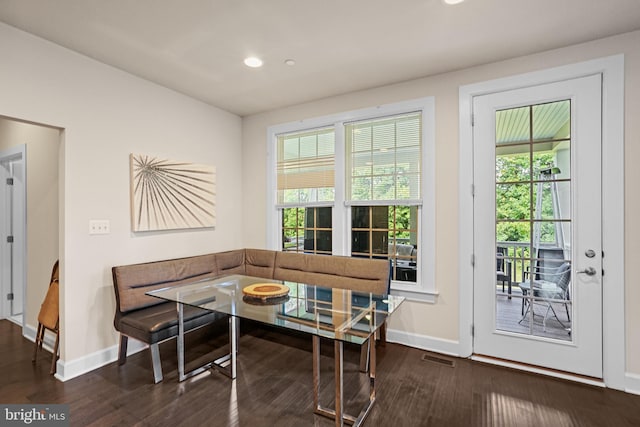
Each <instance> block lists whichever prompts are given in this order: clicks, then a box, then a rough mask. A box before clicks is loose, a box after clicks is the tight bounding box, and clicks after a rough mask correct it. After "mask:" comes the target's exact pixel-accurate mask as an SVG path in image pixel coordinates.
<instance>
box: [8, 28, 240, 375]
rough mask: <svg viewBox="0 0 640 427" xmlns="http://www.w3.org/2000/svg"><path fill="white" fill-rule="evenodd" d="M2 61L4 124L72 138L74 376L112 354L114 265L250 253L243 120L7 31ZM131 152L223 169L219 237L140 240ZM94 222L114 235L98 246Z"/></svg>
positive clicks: (68, 345)
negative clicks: (34, 126) (134, 220)
mask: <svg viewBox="0 0 640 427" xmlns="http://www.w3.org/2000/svg"><path fill="white" fill-rule="evenodd" d="M0 58H2V66H1V67H0V94H1V96H0V115H3V116H8V117H14V118H19V119H23V120H29V121H32V122H36V123H43V124H48V125H52V126H56V127H60V128H63V129H64V132H63V135H62V140H63V141H62V147H61V159H60V161H61V163H62V169H61V176H60V184H61V187H60V198H61V201H60V210H61V216H60V221H61V223H60V230H61V232H60V246H61V248H60V259H61V284H62V286H61V297H60V298H61V329H62V342H61V360H62V362H61V363H60V364H59V367H62V369H61V376H62V377H63V378H65V377H67V378H68V377H69V376H71V375H74V373H73V372H69V371H74V370H75V372H80V371H82V370H84V369H85V368H86V369H90V368H91V367H92V366H87V365H83V363H84V362H82V363H80V365H82V366H80V367H78V366H77V365H78V363H76V362H77V361H84V360H86V359H87V358H91V357H94V360H95V361H97V362H104V361H105V360H104V357H105V356H104V355H103V356H100V357H97V358H96V357H95V355H96V354H100V353H101V352H103V353H104V351H105V349H112V348H113V346H115V344H116V337H117V335H116V333H115V330H114V328H113V314H114V307H115V296H114V292H113V284H112V279H111V267H112V266H114V265H121V264H129V263H133V262H141V261H148V260H157V259H163V258H173V257H179V256H187V255H194V254H199V253H207V252H212V251H218V250H225V249H232V248H237V247H241V246H242V236H241V230H242V218H241V216H240V215H238V210H239V209H241V206H242V202H243V199H242V197H241V189H242V172H241V170H242V157H241V153H242V150H241V120H240V118H239V117H237V116H235V115H233V114H230V113H227V112H225V111H222V110H220V109H217V108H214V107H211V106H209V105H206V104H203V103H201V102H198V101H195V100H193V99H191V98H188V97H186V96H183V95H180V94H178V93H175V92H173V91H170V90H167V89H165V88H162V87H159V86H157V85H155V84H152V83H149V82H147V81H144V80H142V79H139V78H137V77H134V76H132V75H130V74H126V73H124V72H121V71H119V70H117V69H114V68H111V67H108V66H105V65H103V64H101V63H98V62H95V61H93V60H91V59H89V58H86V57H83V56H81V55H78V54H75V53H73V52H71V51H69V50H66V49H64V48H61V47H59V46H57V45H54V44H52V43H49V42H47V41H44V40H42V39H39V38H36V37H34V36H31V35H29V34H26V33H24V32H21V31H18V30H16V29H14V28H12V27H9V26H7V25H4V24H0ZM132 152H134V153H144V154H150V155H156V156H159V157H165V158H170V159H175V160H184V161H191V162H196V163H205V164H210V165H213V166H215V167H216V168H217V199H216V204H217V226H216V228H215V229H205V230H191V231H174V232H156V233H139V234H133V233H132V232H131V231H130V230H131V227H130V219H129V218H130V214H129V209H130V206H129V157H128V156H129V153H132ZM52 161H55V159H52ZM90 219H107V220H109V221H110V222H111V234H109V235H94V236H90V235H89V234H88V227H89V220H90ZM108 354H110V355H113V352H111V353H108ZM101 357H102V359H101ZM65 366H66V367H69V366H74V368H73V369H67V370H66V371H67V372H65V369H64V368H65Z"/></svg>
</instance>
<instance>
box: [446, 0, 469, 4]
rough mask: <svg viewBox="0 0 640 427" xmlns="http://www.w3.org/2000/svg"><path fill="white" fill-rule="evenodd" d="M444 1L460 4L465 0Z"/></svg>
mask: <svg viewBox="0 0 640 427" xmlns="http://www.w3.org/2000/svg"><path fill="white" fill-rule="evenodd" d="M442 1H443V2H445V3H446V4H458V3H462V2H463V1H464V0H442Z"/></svg>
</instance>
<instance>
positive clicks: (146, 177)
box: [129, 154, 216, 231]
mask: <svg viewBox="0 0 640 427" xmlns="http://www.w3.org/2000/svg"><path fill="white" fill-rule="evenodd" d="M129 161H130V171H131V226H132V229H133V231H154V230H173V229H181V228H203V227H214V226H215V225H216V209H215V208H216V204H215V197H216V170H215V167H213V166H208V165H200V164H194V163H188V162H181V161H174V160H167V159H159V158H157V157H153V156H149V155H145V154H131V155H130V156H129Z"/></svg>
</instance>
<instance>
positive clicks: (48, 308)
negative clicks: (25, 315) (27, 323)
mask: <svg viewBox="0 0 640 427" xmlns="http://www.w3.org/2000/svg"><path fill="white" fill-rule="evenodd" d="M58 278H59V273H58V261H56V262H55V264H53V269H52V271H51V281H50V282H49V289H47V295H46V296H45V297H44V301H43V302H42V306H40V312H39V313H38V322H39V323H41V324H42V325H43V326H44V327H45V328H47V329H51V330H57V329H58V319H59V307H60V299H59V296H60V283H59V281H58Z"/></svg>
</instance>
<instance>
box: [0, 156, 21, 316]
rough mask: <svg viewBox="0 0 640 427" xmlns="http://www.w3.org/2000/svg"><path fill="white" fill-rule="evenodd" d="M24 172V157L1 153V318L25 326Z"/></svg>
mask: <svg viewBox="0 0 640 427" xmlns="http://www.w3.org/2000/svg"><path fill="white" fill-rule="evenodd" d="M24 176H25V170H24V162H23V158H22V154H15V153H10V154H8V155H5V156H2V153H0V179H1V181H0V185H1V187H0V199H1V202H0V211H1V212H2V223H1V224H0V239H1V240H2V243H1V244H2V249H1V250H0V265H1V266H2V270H1V271H2V273H1V274H0V284H1V286H0V290H1V291H2V292H1V293H2V310H1V314H2V318H7V319H11V320H13V321H14V322H16V323H18V324H22V323H23V319H22V314H23V309H24V285H25V282H26V281H25V277H24V268H23V262H24V260H23V258H24V257H23V254H24V253H25V252H24V244H25V235H24V218H25V201H24V200H23V197H22V195H23V194H24V185H25V180H24Z"/></svg>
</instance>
